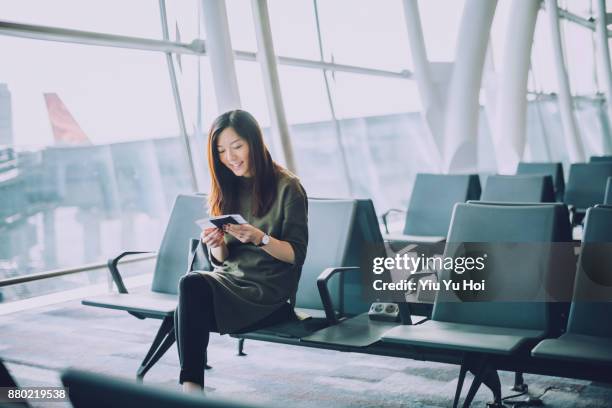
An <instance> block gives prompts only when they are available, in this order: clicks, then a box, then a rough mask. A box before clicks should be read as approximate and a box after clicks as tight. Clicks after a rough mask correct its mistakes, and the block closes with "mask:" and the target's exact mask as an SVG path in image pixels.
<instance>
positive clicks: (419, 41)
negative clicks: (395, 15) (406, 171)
mask: <svg viewBox="0 0 612 408" xmlns="http://www.w3.org/2000/svg"><path fill="white" fill-rule="evenodd" d="M403 5H404V19H405V21H406V30H407V32H408V43H409V44H410V53H411V55H412V63H413V64H414V78H415V80H416V83H417V88H418V90H419V96H420V97H421V103H422V105H423V110H422V111H421V114H422V115H423V118H424V120H425V124H426V125H427V128H428V130H429V133H428V134H426V135H424V137H425V140H424V142H425V145H426V151H427V152H429V153H430V155H429V158H428V159H429V160H428V161H429V162H430V163H431V164H432V166H433V167H434V168H437V170H441V168H440V163H441V158H442V153H441V152H442V149H441V146H442V137H443V131H444V128H443V124H444V103H443V99H442V96H441V95H440V94H439V92H438V89H437V87H436V85H435V83H434V80H433V78H432V76H431V67H430V64H429V60H428V59H427V51H426V49H425V40H424V38H423V29H422V27H421V18H420V14H419V5H418V0H404V1H403Z"/></svg>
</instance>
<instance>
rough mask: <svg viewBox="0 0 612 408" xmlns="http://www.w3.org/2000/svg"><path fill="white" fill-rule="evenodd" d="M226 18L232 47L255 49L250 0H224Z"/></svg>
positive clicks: (242, 49)
mask: <svg viewBox="0 0 612 408" xmlns="http://www.w3.org/2000/svg"><path fill="white" fill-rule="evenodd" d="M225 7H226V9H227V20H228V24H229V29H230V37H231V40H232V48H234V49H235V50H240V51H252V52H255V51H257V39H256V38H255V25H254V24H253V11H252V9H251V1H250V0H226V2H225Z"/></svg>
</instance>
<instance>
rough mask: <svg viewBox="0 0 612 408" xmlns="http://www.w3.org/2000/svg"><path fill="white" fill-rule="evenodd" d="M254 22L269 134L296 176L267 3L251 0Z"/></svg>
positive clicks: (286, 164)
mask: <svg viewBox="0 0 612 408" xmlns="http://www.w3.org/2000/svg"><path fill="white" fill-rule="evenodd" d="M252 8H253V20H254V23H255V33H256V36H257V59H258V61H259V65H260V67H261V73H262V78H263V84H264V89H265V92H266V99H267V101H268V111H269V112H270V119H271V126H270V127H271V128H272V135H273V137H274V142H275V144H276V145H277V146H278V147H279V148H280V149H279V151H281V152H282V154H283V159H284V160H283V161H284V164H285V166H286V167H287V168H288V169H289V170H290V171H292V172H294V173H297V171H296V165H295V161H294V159H293V149H292V147H291V138H290V134H289V124H288V123H287V116H286V114H285V106H284V105H283V96H282V94H281V88H280V81H279V78H278V67H277V65H276V55H275V53H274V43H273V42H272V29H271V26H270V16H269V14H268V2H267V0H252Z"/></svg>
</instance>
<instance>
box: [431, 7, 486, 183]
mask: <svg viewBox="0 0 612 408" xmlns="http://www.w3.org/2000/svg"><path fill="white" fill-rule="evenodd" d="M496 7H497V1H496V0H467V1H466V3H465V6H464V10H463V17H462V19H461V26H460V29H459V35H458V40H457V49H456V52H455V63H454V66H453V72H452V76H451V81H450V87H449V92H448V95H447V105H446V116H445V121H444V138H443V144H442V146H443V158H444V170H445V172H447V173H450V172H474V171H477V163H478V156H477V151H478V114H479V111H480V103H479V95H480V85H481V82H482V72H483V67H484V62H485V56H486V53H487V45H488V40H489V32H490V30H491V24H492V22H493V16H494V15H495V8H496Z"/></svg>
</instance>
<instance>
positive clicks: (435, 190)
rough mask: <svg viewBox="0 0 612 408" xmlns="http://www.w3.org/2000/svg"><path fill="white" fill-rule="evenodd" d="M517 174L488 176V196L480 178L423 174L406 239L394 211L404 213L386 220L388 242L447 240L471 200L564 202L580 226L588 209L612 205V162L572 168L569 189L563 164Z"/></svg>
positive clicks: (521, 168)
mask: <svg viewBox="0 0 612 408" xmlns="http://www.w3.org/2000/svg"><path fill="white" fill-rule="evenodd" d="M516 173H517V174H516V175H512V176H503V175H491V176H488V177H487V180H486V183H485V186H484V189H483V190H482V193H481V185H480V180H479V177H478V176H477V175H476V174H471V175H448V174H424V173H419V174H417V177H416V181H415V184H414V188H413V190H412V195H411V199H410V203H409V204H408V208H407V210H406V211H405V213H406V216H405V223H404V228H403V231H402V235H394V234H389V228H388V222H387V219H388V216H389V214H390V213H391V212H404V211H401V210H397V209H392V210H389V211H388V212H387V213H385V214H383V216H382V218H383V223H384V225H385V228H386V232H387V234H388V235H387V238H388V239H391V240H394V241H402V242H404V241H409V242H440V241H443V240H444V238H445V237H446V233H447V232H448V227H449V225H450V220H451V214H452V208H453V206H454V205H455V203H458V202H466V201H469V200H483V201H499V202H519V203H520V202H524V203H530V202H555V201H556V202H563V203H565V204H567V205H568V206H570V208H571V209H572V213H573V217H572V220H573V224H574V225H577V224H579V223H580V222H581V221H582V219H583V217H584V214H585V211H586V209H587V208H589V207H592V206H594V205H596V204H612V162H605V161H601V162H594V163H577V164H572V165H571V166H570V173H569V180H568V183H567V189H566V185H565V181H564V176H563V167H562V165H561V163H524V162H522V163H519V165H518V168H517V172H516Z"/></svg>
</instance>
